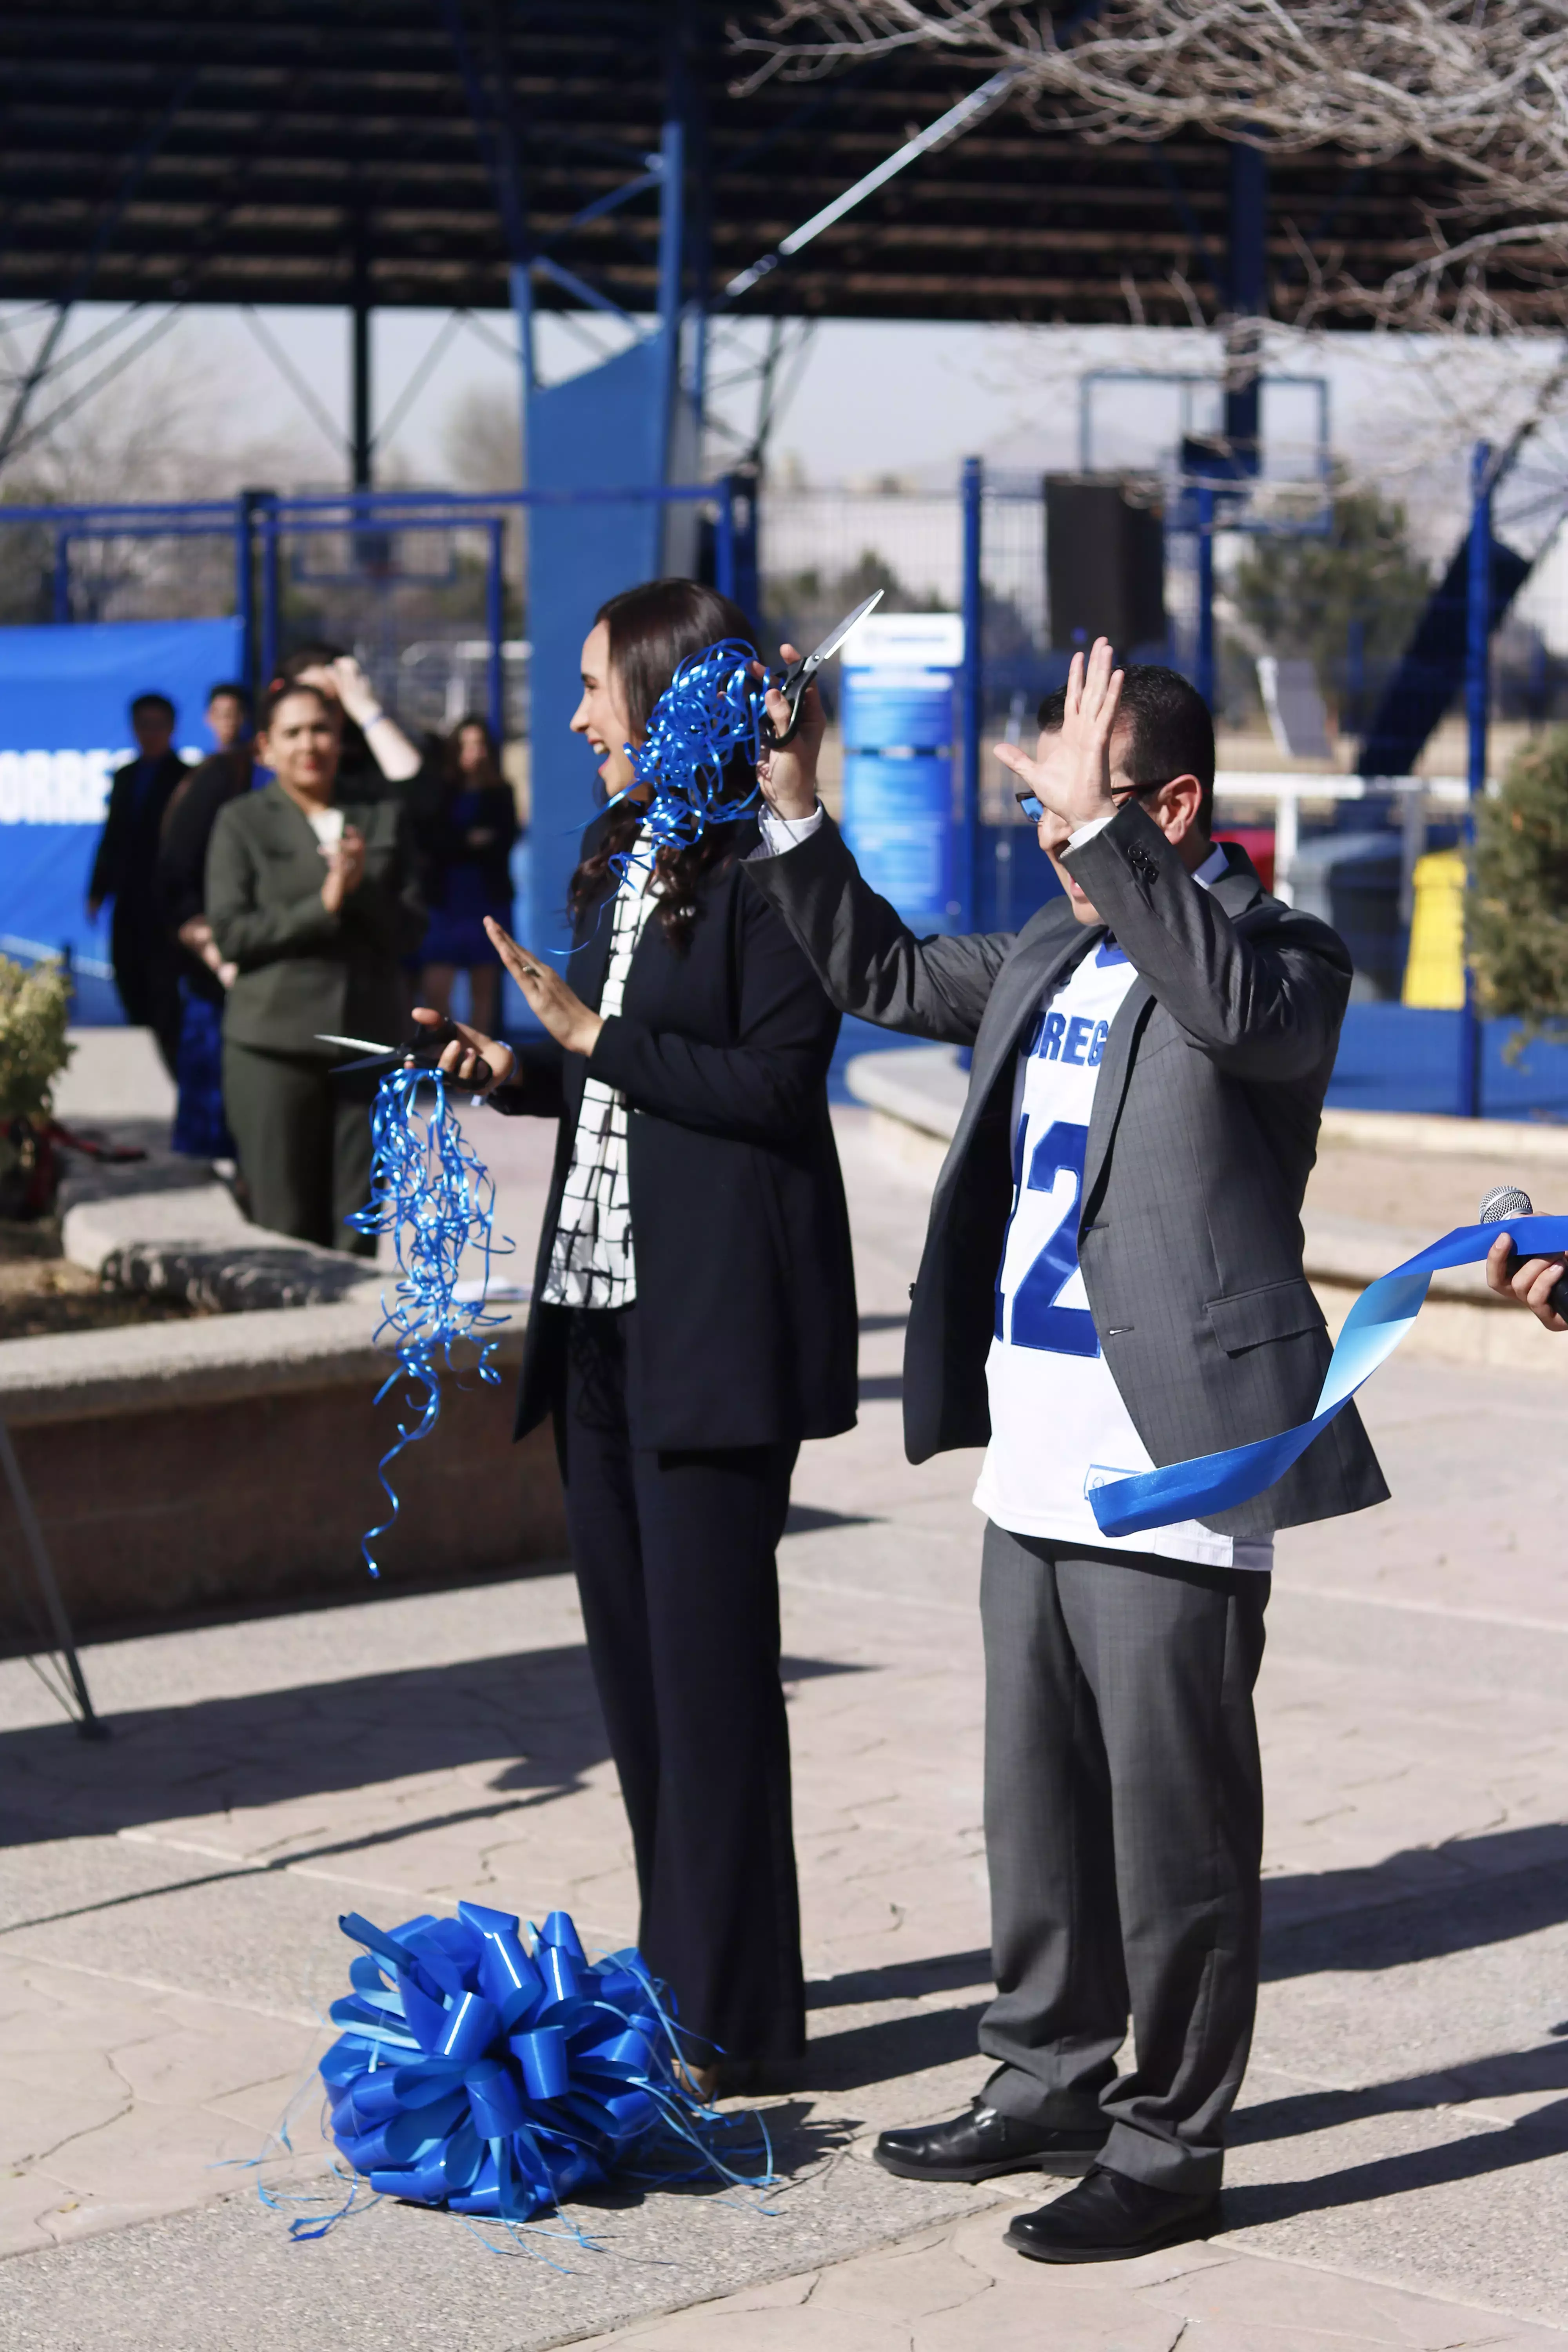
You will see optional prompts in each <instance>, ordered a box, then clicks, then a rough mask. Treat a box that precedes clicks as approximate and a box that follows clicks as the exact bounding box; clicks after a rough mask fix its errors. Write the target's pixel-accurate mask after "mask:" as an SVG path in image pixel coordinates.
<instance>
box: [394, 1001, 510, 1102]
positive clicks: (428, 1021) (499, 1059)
mask: <svg viewBox="0 0 1568 2352" xmlns="http://www.w3.org/2000/svg"><path fill="white" fill-rule="evenodd" d="M414 1018H415V1019H416V1021H417V1022H418V1024H419V1025H420V1027H421V1028H422V1029H440V1028H444V1027H446V1026H447V1016H446V1014H445V1013H437V1012H436V1011H435V1009H434V1008H433V1007H432V1006H431V1005H428V1004H416V1006H415V1008H414ZM450 1025H451V1026H452V1028H454V1029H455V1030H456V1031H457V1033H458V1034H457V1035H456V1036H455V1037H454V1038H453V1040H452V1042H451V1044H450V1045H447V1046H446V1047H445V1048H444V1049H443V1051H442V1054H441V1057H440V1060H439V1062H438V1064H437V1067H438V1068H439V1069H440V1070H441V1071H442V1072H443V1073H444V1075H445V1076H447V1077H448V1078H456V1080H457V1081H458V1085H459V1086H465V1087H472V1088H473V1090H474V1092H475V1093H476V1094H480V1095H488V1094H489V1091H490V1089H491V1087H504V1086H506V1085H507V1084H509V1082H510V1078H511V1075H512V1069H513V1066H514V1065H515V1063H516V1061H517V1055H515V1054H514V1053H513V1052H512V1050H511V1047H510V1045H507V1044H505V1043H504V1041H503V1040H502V1039H501V1038H500V1037H487V1036H486V1035H485V1033H484V1031H483V1030H482V1029H471V1028H470V1027H469V1026H468V1023H467V1022H466V1021H454V1022H452V1023H451V1024H450ZM481 1061H482V1062H484V1063H486V1064H487V1065H488V1066H489V1077H488V1078H485V1079H483V1080H479V1079H478V1078H476V1076H475V1075H474V1074H475V1072H476V1071H477V1069H478V1068H479V1064H480V1062H481Z"/></svg>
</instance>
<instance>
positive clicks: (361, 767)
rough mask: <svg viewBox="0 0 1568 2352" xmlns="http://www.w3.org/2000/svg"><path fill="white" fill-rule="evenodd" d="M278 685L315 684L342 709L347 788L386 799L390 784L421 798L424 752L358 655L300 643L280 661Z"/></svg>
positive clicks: (362, 796) (360, 796)
mask: <svg viewBox="0 0 1568 2352" xmlns="http://www.w3.org/2000/svg"><path fill="white" fill-rule="evenodd" d="M275 683H276V684H277V685H280V686H287V685H300V686H313V687H315V688H316V689H317V691H318V692H319V693H321V694H324V695H325V696H326V698H327V700H328V701H329V702H331V703H334V704H335V705H336V706H337V708H338V709H339V710H340V711H341V713H342V718H343V721H344V724H343V729H342V757H341V760H340V762H339V770H338V772H339V777H340V780H341V782H342V790H343V791H344V792H345V793H353V796H354V798H355V799H356V800H362V801H370V800H381V799H382V798H384V794H385V792H386V789H387V786H388V785H390V786H392V788H393V789H394V791H395V792H397V793H399V794H400V795H406V796H408V797H410V798H417V796H418V793H419V792H420V788H421V786H422V785H423V786H425V787H426V788H429V787H431V786H432V785H433V782H434V780H433V779H431V778H428V777H426V776H425V774H424V768H425V759H424V754H423V753H422V752H421V751H418V750H417V749H416V746H415V745H414V744H413V743H411V742H410V741H409V740H408V738H407V736H406V735H405V733H404V731H403V730H402V728H401V727H400V726H399V725H398V723H397V721H396V719H394V718H393V717H392V716H391V715H390V713H389V712H387V711H384V709H382V707H381V705H380V703H379V702H378V701H377V700H376V695H375V688H374V686H372V684H371V682H370V680H369V678H368V677H366V676H365V674H364V671H363V669H362V668H361V667H360V665H359V663H358V662H357V661H356V660H355V659H354V657H353V654H350V653H345V652H344V651H343V649H342V646H334V645H330V644H328V643H327V642H326V640H325V639H320V640H316V641H313V642H311V643H310V644H308V645H303V646H295V647H294V650H293V652H292V653H290V654H288V655H286V656H284V658H283V660H282V661H281V662H280V663H279V666H278V677H277V679H276V681H275Z"/></svg>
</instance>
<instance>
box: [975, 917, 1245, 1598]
mask: <svg viewBox="0 0 1568 2352" xmlns="http://www.w3.org/2000/svg"><path fill="white" fill-rule="evenodd" d="M1136 977H1137V975H1136V973H1135V971H1133V968H1132V966H1131V964H1130V963H1129V962H1128V961H1127V958H1126V956H1125V955H1124V954H1123V953H1122V951H1121V949H1120V948H1119V947H1117V946H1116V945H1115V943H1114V942H1113V941H1111V940H1105V941H1103V942H1102V943H1101V944H1100V947H1098V948H1097V949H1096V950H1094V952H1093V953H1092V954H1090V955H1087V956H1085V957H1084V959H1083V961H1081V962H1080V963H1079V966H1078V968H1077V970H1076V971H1074V972H1073V973H1072V974H1071V975H1070V977H1069V978H1068V980H1067V981H1066V982H1064V983H1063V984H1062V986H1061V987H1060V988H1058V989H1057V990H1055V991H1054V992H1053V993H1052V994H1051V996H1050V997H1049V998H1048V999H1047V1002H1046V1003H1045V1004H1044V1005H1042V1007H1041V1009H1040V1011H1039V1013H1037V1016H1036V1020H1035V1024H1034V1028H1033V1030H1032V1031H1031V1033H1030V1034H1029V1036H1028V1039H1027V1040H1026V1044H1025V1045H1023V1046H1022V1047H1021V1049H1020V1051H1019V1055H1018V1066H1017V1072H1016V1077H1015V1079H1014V1085H1013V1213H1012V1215H1011V1217H1010V1218H1009V1220H1008V1224H1007V1234H1006V1239H1005V1242H1004V1244H1003V1248H1002V1263H1001V1265H1000V1266H999V1267H998V1269H997V1275H996V1323H995V1337H994V1339H993V1340H992V1343H991V1352H990V1355H989V1357H988V1358H987V1359H986V1365H985V1378H986V1385H987V1387H988V1390H989V1391H990V1399H991V1443H990V1444H989V1445H988V1446H987V1448H986V1451H985V1461H984V1466H983V1468H982V1470H981V1473H980V1483H979V1485H978V1486H976V1488H975V1490H974V1500H975V1503H976V1505H977V1506H978V1507H979V1508H980V1509H981V1510H983V1511H984V1513H985V1515H986V1517H988V1518H991V1519H994V1520H995V1522H996V1524H997V1526H998V1527H1002V1528H1008V1529H1010V1530H1011V1531H1012V1533H1013V1534H1015V1535H1024V1536H1044V1537H1047V1538H1050V1539H1051V1540H1053V1541H1057V1542H1066V1543H1083V1544H1086V1545H1091V1546H1093V1547H1095V1548H1096V1549H1109V1550H1111V1551H1127V1552H1145V1553H1147V1552H1153V1553H1155V1554H1157V1555H1158V1556H1159V1557H1160V1558H1161V1559H1180V1560H1190V1561H1193V1562H1195V1563H1196V1564H1198V1565H1199V1566H1202V1567H1205V1568H1231V1567H1236V1568H1255V1569H1265V1570H1267V1569H1268V1568H1269V1567H1271V1566H1272V1564H1273V1552H1274V1547H1273V1543H1272V1541H1271V1540H1270V1541H1265V1542H1263V1543H1238V1544H1234V1545H1233V1543H1232V1540H1231V1538H1230V1537H1229V1536H1222V1535H1216V1534H1215V1532H1214V1530H1213V1529H1212V1528H1205V1527H1203V1526H1201V1525H1200V1524H1199V1522H1198V1521H1197V1520H1195V1519H1188V1520H1185V1521H1184V1522H1183V1523H1182V1524H1181V1525H1180V1526H1177V1527H1170V1528H1151V1529H1150V1530H1149V1531H1148V1532H1147V1533H1146V1534H1143V1535H1138V1536H1123V1537H1121V1538H1120V1539H1118V1540H1116V1541H1114V1542H1113V1541H1112V1540H1111V1538H1110V1537H1108V1536H1104V1535H1102V1534H1101V1533H1100V1527H1099V1524H1098V1522H1097V1521H1096V1518H1095V1516H1094V1512H1093V1509H1092V1508H1091V1507H1090V1504H1089V1495H1090V1493H1091V1492H1092V1490H1093V1489H1094V1488H1095V1487H1096V1486H1104V1485H1106V1484H1108V1483H1109V1482H1110V1481H1111V1480H1113V1479H1116V1478H1121V1477H1125V1476H1126V1475H1128V1474H1129V1473H1131V1472H1136V1471H1141V1470H1152V1468H1153V1466H1154V1465H1153V1464H1152V1462H1151V1460H1150V1458H1149V1453H1148V1449H1147V1447H1146V1446H1145V1445H1144V1444H1143V1442H1142V1438H1141V1437H1140V1436H1139V1434H1138V1433H1137V1431H1136V1429H1135V1428H1134V1427H1133V1425H1132V1417H1131V1413H1129V1412H1128V1410H1127V1407H1126V1405H1125V1404H1124V1403H1123V1402H1122V1400H1121V1391H1120V1389H1118V1387H1117V1385H1116V1382H1115V1380H1114V1378H1113V1377H1112V1374H1111V1370H1110V1365H1109V1364H1108V1363H1107V1362H1106V1360H1105V1357H1104V1354H1103V1352H1102V1351H1101V1349H1100V1335H1099V1333H1098V1332H1097V1331H1096V1329H1095V1327H1094V1318H1093V1316H1092V1315H1091V1314H1090V1312H1089V1298H1088V1295H1087V1293H1086V1292H1085V1289H1084V1282H1083V1276H1082V1274H1081V1272H1080V1271H1079V1262H1078V1227H1079V1214H1080V1212H1081V1209H1082V1192H1083V1173H1084V1154H1085V1150H1086V1149H1087V1147H1088V1143H1089V1109H1090V1107H1091V1105H1092V1103H1093V1101H1094V1089H1095V1087H1096V1085H1097V1084H1098V1083H1099V1078H1100V1064H1101V1061H1102V1059H1103V1056H1104V1053H1105V1046H1106V1041H1107V1039H1108V1038H1109V1036H1110V1024H1111V1023H1112V1022H1113V1021H1114V1020H1115V1018H1116V1015H1117V1013H1118V1011H1119V1010H1120V1009H1121V1003H1122V1000H1123V999H1124V998H1125V996H1126V994H1127V992H1128V990H1129V989H1130V988H1131V986H1132V983H1133V982H1134V980H1135V979H1136Z"/></svg>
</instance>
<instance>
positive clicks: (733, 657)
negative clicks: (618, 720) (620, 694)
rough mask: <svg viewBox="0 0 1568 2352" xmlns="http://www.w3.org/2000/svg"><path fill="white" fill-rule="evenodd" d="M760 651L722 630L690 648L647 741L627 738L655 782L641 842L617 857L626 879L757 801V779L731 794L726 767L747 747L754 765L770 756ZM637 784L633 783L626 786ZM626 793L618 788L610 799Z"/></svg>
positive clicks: (638, 770)
mask: <svg viewBox="0 0 1568 2352" xmlns="http://www.w3.org/2000/svg"><path fill="white" fill-rule="evenodd" d="M757 659H758V656H757V653H756V650H755V648H754V646H749V645H748V644H747V643H746V642H745V639H744V638H743V637H721V639H720V641H719V643H718V644H717V645H716V646H707V647H706V648H705V649H704V650H703V651H702V652H701V653H700V654H688V656H687V657H686V659H685V660H684V661H683V662H681V663H680V664H679V667H677V669H676V672H675V676H674V677H672V678H671V679H670V681H669V684H668V686H667V687H666V688H665V689H664V692H663V693H662V694H661V695H660V696H659V698H658V701H657V702H656V703H655V704H654V707H653V710H652V713H651V715H650V716H649V719H648V722H647V734H646V735H645V737H644V739H643V740H642V742H641V743H640V744H639V745H636V746H634V745H632V744H630V743H628V744H627V745H626V757H627V758H628V759H629V760H630V761H631V763H632V768H633V771H634V772H635V774H636V776H637V784H639V785H642V784H649V785H651V786H652V788H653V797H652V799H651V800H650V801H649V802H648V804H647V812H646V814H645V815H644V818H643V829H642V837H641V838H640V840H639V841H638V843H637V848H636V850H635V851H631V850H623V851H622V852H621V853H620V855H619V856H616V857H613V858H612V859H611V860H610V863H611V866H613V867H614V868H615V870H616V874H617V875H618V876H619V877H620V878H621V880H623V881H624V880H625V879H626V875H627V873H628V872H629V871H630V870H631V868H632V866H634V865H635V866H643V867H645V868H646V867H647V866H649V865H651V864H652V863H653V861H654V860H655V859H656V858H657V857H658V853H659V851H660V850H664V849H668V850H669V851H670V852H671V853H674V852H677V851H679V850H682V849H689V847H690V846H691V845H692V843H693V842H695V841H700V839H701V837H702V835H703V834H704V833H705V832H706V831H707V829H708V827H709V826H710V824H729V823H730V822H731V820H732V819H733V818H735V817H739V816H744V815H745V814H747V813H748V811H749V810H751V809H752V808H754V807H755V806H756V801H757V788H756V785H755V783H754V782H753V784H752V788H751V790H750V791H749V792H748V793H745V794H743V795H742V798H741V799H739V800H736V799H734V798H733V797H732V796H727V794H726V790H725V785H724V771H725V769H726V767H727V766H728V764H729V762H730V761H731V760H732V759H733V758H734V756H735V754H736V753H737V752H739V751H744V752H745V753H746V754H747V756H748V758H749V759H750V761H751V763H752V767H753V768H755V766H756V764H757V762H758V761H759V760H761V758H762V756H763V735H762V726H763V700H764V694H765V688H764V686H763V682H762V681H761V680H759V679H756V678H753V677H752V667H753V665H754V664H755V663H756V662H757ZM634 789H636V787H634V786H632V785H629V784H628V785H627V787H626V792H631V791H633V790H634ZM625 798H626V793H616V794H615V796H614V798H613V799H611V800H610V801H608V802H607V803H605V805H606V807H609V808H614V807H615V806H616V803H618V802H620V801H623V800H625Z"/></svg>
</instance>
